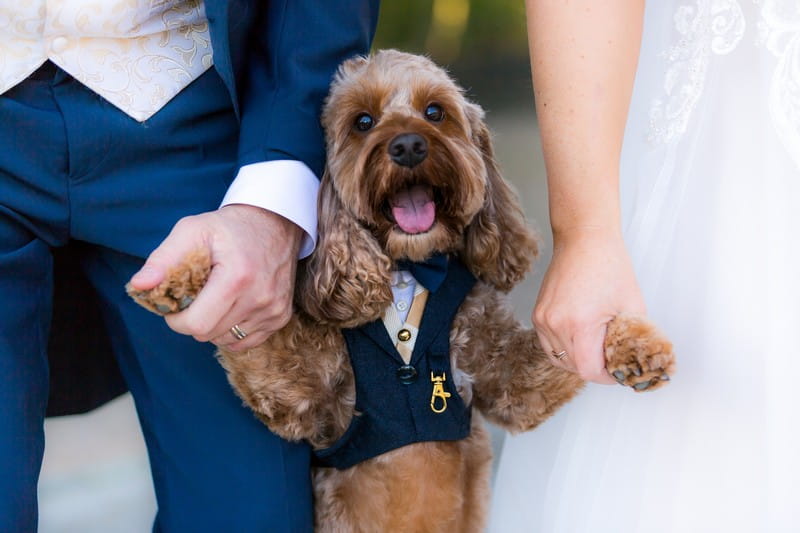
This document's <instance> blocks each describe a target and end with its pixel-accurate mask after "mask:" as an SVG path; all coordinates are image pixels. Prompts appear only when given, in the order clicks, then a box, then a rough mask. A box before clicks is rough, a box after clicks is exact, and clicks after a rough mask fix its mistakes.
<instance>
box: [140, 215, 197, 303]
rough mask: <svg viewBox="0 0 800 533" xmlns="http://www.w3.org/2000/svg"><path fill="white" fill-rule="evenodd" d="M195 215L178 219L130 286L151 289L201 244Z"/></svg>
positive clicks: (142, 289)
mask: <svg viewBox="0 0 800 533" xmlns="http://www.w3.org/2000/svg"><path fill="white" fill-rule="evenodd" d="M196 218H197V217H186V218H183V219H181V220H179V221H178V223H177V224H175V227H174V228H173V229H172V231H171V232H170V234H169V235H167V238H166V239H164V241H163V242H162V243H161V244H160V245H159V246H158V248H156V249H155V250H153V251H152V253H151V254H150V255H149V256H148V257H147V261H145V263H144V266H142V268H141V269H140V270H139V271H138V272H137V273H136V274H134V275H133V277H132V278H131V281H130V284H131V286H132V287H133V288H134V289H136V290H139V291H145V290H148V289H152V288H153V287H155V286H156V285H158V284H159V283H161V282H162V281H164V278H165V277H166V276H167V272H169V270H170V269H171V268H172V267H174V266H175V265H177V264H179V263H180V262H181V261H184V260H185V259H186V257H188V256H189V254H191V253H192V252H194V251H196V250H197V249H199V248H200V247H201V246H202V245H203V242H202V241H203V234H204V233H203V229H202V228H200V227H198V226H197V225H196V224H195V223H194V219H196Z"/></svg>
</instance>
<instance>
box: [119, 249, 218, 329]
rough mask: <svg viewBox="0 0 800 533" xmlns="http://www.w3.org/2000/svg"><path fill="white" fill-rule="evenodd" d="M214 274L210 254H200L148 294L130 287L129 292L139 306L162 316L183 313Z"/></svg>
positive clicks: (201, 252)
mask: <svg viewBox="0 0 800 533" xmlns="http://www.w3.org/2000/svg"><path fill="white" fill-rule="evenodd" d="M209 272H211V257H210V256H209V255H208V252H207V251H206V250H196V251H194V252H192V253H190V254H189V255H187V256H186V258H185V259H184V261H183V262H182V263H181V264H179V265H177V266H175V267H173V268H172V269H170V271H169V272H168V273H167V277H166V278H164V281H162V282H161V283H159V284H158V285H156V286H155V287H153V288H152V289H148V290H145V291H140V290H136V289H134V288H133V287H131V284H130V283H128V284H127V285H126V286H125V290H126V291H127V292H128V295H129V296H130V297H131V298H133V299H134V301H135V302H136V303H138V304H139V305H141V306H142V307H144V308H145V309H149V310H150V311H152V312H154V313H156V314H158V315H168V314H171V313H177V312H179V311H183V310H184V309H186V308H187V307H189V305H190V304H191V303H192V302H193V301H194V299H195V298H196V297H197V293H199V292H200V289H202V288H203V285H205V283H206V281H207V280H208V274H209Z"/></svg>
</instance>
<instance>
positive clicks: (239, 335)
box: [228, 324, 247, 341]
mask: <svg viewBox="0 0 800 533" xmlns="http://www.w3.org/2000/svg"><path fill="white" fill-rule="evenodd" d="M228 331H230V332H231V335H233V338H234V339H236V340H237V341H240V340H243V339H244V338H245V337H247V332H245V330H243V329H242V328H241V327H239V324H234V326H233V327H232V328H231V329H230V330H228Z"/></svg>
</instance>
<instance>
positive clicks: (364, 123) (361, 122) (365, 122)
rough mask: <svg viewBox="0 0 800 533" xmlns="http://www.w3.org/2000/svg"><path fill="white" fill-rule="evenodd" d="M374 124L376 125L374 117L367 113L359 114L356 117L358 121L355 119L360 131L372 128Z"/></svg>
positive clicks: (356, 126)
mask: <svg viewBox="0 0 800 533" xmlns="http://www.w3.org/2000/svg"><path fill="white" fill-rule="evenodd" d="M374 125H375V119H373V118H372V117H371V116H370V115H369V114H367V113H361V114H360V115H358V116H357V117H356V121H355V124H354V126H355V128H356V129H357V130H358V131H367V130H370V129H372V126H374Z"/></svg>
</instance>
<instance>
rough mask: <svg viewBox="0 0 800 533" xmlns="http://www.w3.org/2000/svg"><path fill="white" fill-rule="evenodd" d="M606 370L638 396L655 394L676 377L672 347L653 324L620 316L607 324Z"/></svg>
mask: <svg viewBox="0 0 800 533" xmlns="http://www.w3.org/2000/svg"><path fill="white" fill-rule="evenodd" d="M605 355H606V370H608V372H609V373H610V374H611V375H612V376H613V377H614V379H616V380H617V382H618V383H619V384H620V385H626V386H629V387H632V388H633V390H635V391H637V392H643V391H646V390H655V389H657V388H659V387H661V386H663V385H665V384H666V383H668V382H669V380H670V377H671V376H672V375H673V374H674V373H675V355H674V354H673V353H672V343H671V342H670V341H669V340H668V339H667V338H666V337H665V336H664V335H663V334H662V333H661V332H660V331H658V330H657V329H656V327H655V326H654V325H653V324H651V323H650V322H648V321H646V320H644V319H641V318H636V317H630V316H618V317H615V318H614V319H613V320H612V321H611V322H609V323H608V329H607V330H606V340H605Z"/></svg>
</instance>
